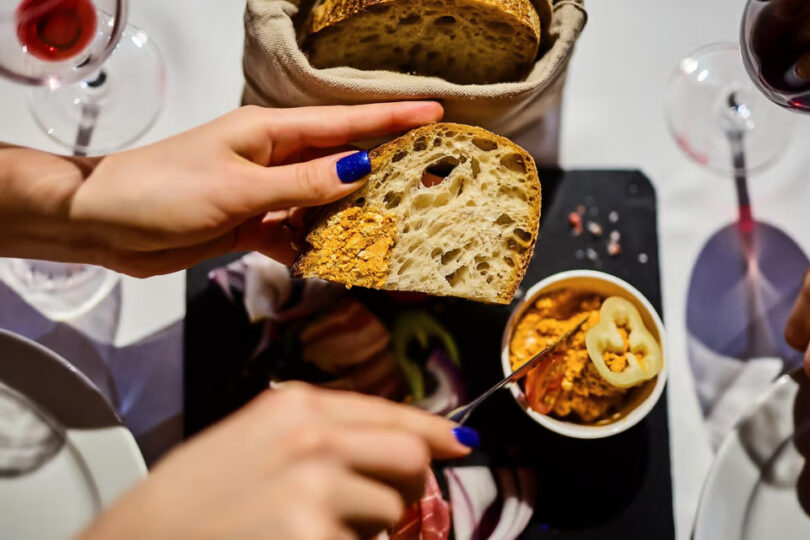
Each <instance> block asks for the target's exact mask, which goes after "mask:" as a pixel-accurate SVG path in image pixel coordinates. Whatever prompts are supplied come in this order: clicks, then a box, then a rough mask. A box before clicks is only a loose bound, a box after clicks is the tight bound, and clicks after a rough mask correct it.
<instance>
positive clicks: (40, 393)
mask: <svg viewBox="0 0 810 540" xmlns="http://www.w3.org/2000/svg"><path fill="white" fill-rule="evenodd" d="M0 400H2V402H1V404H0V435H3V437H0V537H2V538H9V539H15V538H37V539H50V538H55V539H57V538H69V537H70V536H72V535H74V534H75V533H77V532H78V531H79V530H80V529H81V528H83V527H84V526H85V525H86V524H87V523H88V522H89V521H90V520H91V519H92V518H93V517H94V516H95V515H96V514H98V513H99V512H100V511H101V510H102V509H103V508H104V507H106V506H108V505H109V504H110V503H111V502H112V501H113V500H115V499H116V498H117V497H118V496H119V495H121V494H122V493H123V492H124V491H126V490H127V489H129V488H130V487H132V486H133V485H134V484H135V483H136V482H137V481H138V480H139V479H141V478H142V477H144V476H145V475H146V466H145V464H144V461H143V458H142V457H141V454H140V451H139V450H138V447H137V445H136V443H135V439H134V438H133V436H132V434H131V433H130V432H129V431H128V430H127V429H126V428H125V427H123V426H122V425H121V421H120V420H119V418H118V417H117V416H116V414H115V412H114V411H113V410H112V409H111V407H110V406H109V404H108V403H107V401H106V400H105V399H104V397H103V396H102V395H101V394H100V393H99V392H98V391H97V390H96V389H95V387H94V386H93V384H92V383H91V382H90V381H89V380H88V379H87V378H86V377H84V376H83V375H82V374H81V373H80V372H78V371H77V370H76V369H75V368H73V367H72V366H71V365H70V364H69V363H68V362H66V361H65V360H64V359H62V358H61V357H59V356H58V355H56V354H55V353H53V352H51V351H49V350H48V349H45V348H44V347H42V346H40V345H38V344H37V343H35V342H33V341H29V340H27V339H25V338H22V337H20V336H17V335H16V334H12V333H9V332H6V331H4V330H0ZM32 456H36V457H33V458H32Z"/></svg>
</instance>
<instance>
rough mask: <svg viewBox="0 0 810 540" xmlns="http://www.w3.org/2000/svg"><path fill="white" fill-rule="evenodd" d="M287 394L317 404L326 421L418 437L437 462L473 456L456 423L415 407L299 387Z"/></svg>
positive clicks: (298, 385)
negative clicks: (325, 416) (310, 400)
mask: <svg viewBox="0 0 810 540" xmlns="http://www.w3.org/2000/svg"><path fill="white" fill-rule="evenodd" d="M284 391H286V392H301V393H306V394H307V396H308V398H309V399H315V400H317V401H318V409H319V410H322V411H323V412H324V414H326V415H327V417H329V418H331V419H332V420H333V421H336V422H339V423H342V424H344V425H351V426H357V427H360V426H362V427H365V428H376V429H381V428H385V429H392V430H400V431H404V432H407V433H411V434H413V435H416V436H418V437H420V438H421V439H422V440H424V441H425V443H427V445H428V448H429V450H430V453H431V455H432V456H433V457H435V458H437V459H453V458H459V457H463V456H466V455H468V454H469V453H470V448H469V447H468V446H465V445H464V444H462V443H460V442H459V440H458V439H457V438H456V432H455V431H454V428H455V427H456V425H455V424H454V423H453V422H451V421H449V420H447V419H445V418H442V417H440V416H436V415H434V414H430V413H428V412H425V411H422V410H419V409H417V408H415V407H410V406H406V405H402V404H399V403H393V402H390V401H387V400H385V399H382V398H376V397H371V396H364V395H361V394H355V393H352V392H341V391H333V390H320V391H318V392H315V391H314V390H313V389H312V388H311V387H309V386H308V385H302V384H300V383H296V384H289V385H287V389H286V390H284Z"/></svg>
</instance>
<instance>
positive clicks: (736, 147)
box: [728, 130, 754, 231]
mask: <svg viewBox="0 0 810 540" xmlns="http://www.w3.org/2000/svg"><path fill="white" fill-rule="evenodd" d="M743 137H744V135H743V132H742V131H738V130H733V131H729V132H728V141H729V144H730V145H731V159H732V162H733V165H734V186H735V188H736V190H737V208H738V210H739V218H738V223H739V225H740V229H742V230H743V231H750V230H751V229H752V228H753V225H754V216H753V213H752V212H751V198H750V196H749V195H748V173H747V172H746V166H745V147H744V145H743Z"/></svg>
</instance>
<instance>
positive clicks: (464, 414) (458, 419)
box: [446, 316, 588, 425]
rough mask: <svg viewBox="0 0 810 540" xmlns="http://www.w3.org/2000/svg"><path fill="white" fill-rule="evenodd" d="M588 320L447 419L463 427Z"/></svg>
mask: <svg viewBox="0 0 810 540" xmlns="http://www.w3.org/2000/svg"><path fill="white" fill-rule="evenodd" d="M587 320H588V317H587V316H586V317H585V318H584V319H582V320H581V321H579V322H578V323H577V324H576V325H575V326H573V327H572V328H571V329H570V330H568V331H567V332H565V333H564V334H563V335H561V336H560V337H559V338H558V339H557V340H556V341H555V342H553V343H552V344H550V345H548V346H547V347H546V348H545V349H543V350H542V351H540V352H539V353H537V354H535V355H534V356H532V358H531V359H530V360H529V361H528V362H526V363H525V364H523V365H522V366H520V367H519V368H517V369H516V370H515V371H513V372H512V373H510V374H509V375H507V376H506V378H504V379H503V380H501V381H499V382H498V383H496V384H494V385H493V386H492V387H490V389H489V390H487V391H486V392H484V393H483V394H481V395H480V396H478V397H477V398H475V399H474V400H472V401H471V402H469V403H467V404H466V405H462V406H461V407H458V408H457V409H453V410H452V411H450V412H449V413H448V414H447V416H446V418H447V419H448V420H452V421H453V422H455V423H457V424H458V425H462V424H463V423H464V422H466V421H467V419H468V418H469V417H470V415H471V414H472V412H473V410H475V408H476V407H478V406H479V405H480V404H481V403H483V402H484V400H486V399H487V398H488V397H489V396H491V395H492V394H494V393H495V392H497V391H498V390H500V389H501V388H503V387H504V386H506V385H507V384H509V383H511V382H515V381H517V380H520V379H521V378H522V377H523V376H524V375H526V374H527V373H528V372H529V371H530V370H531V369H532V368H533V367H535V366H536V365H537V364H538V363H539V362H540V360H542V359H543V357H544V356H546V355H547V354H548V353H550V352H551V351H553V350H554V349H556V348H557V347H559V346H560V345H561V344H563V343H567V342H568V340H569V339H571V336H573V335H574V334H576V333H577V332H578V331H579V329H580V328H582V325H583V324H585V321H587Z"/></svg>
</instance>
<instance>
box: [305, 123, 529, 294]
mask: <svg viewBox="0 0 810 540" xmlns="http://www.w3.org/2000/svg"><path fill="white" fill-rule="evenodd" d="M440 129H451V130H454V131H457V132H464V133H467V134H469V135H470V136H471V137H481V138H483V139H487V140H491V141H494V142H496V143H497V144H498V145H499V146H502V147H505V148H509V149H510V152H513V153H516V154H518V155H520V156H521V157H522V158H523V162H524V163H525V165H526V172H525V174H526V179H527V182H532V183H534V184H535V187H536V193H537V197H536V198H534V199H533V200H532V202H531V204H530V212H529V216H528V219H529V222H528V224H527V225H526V228H527V230H528V232H530V233H531V237H530V239H529V241H528V242H527V243H526V249H525V250H524V251H523V252H522V253H519V254H515V255H514V258H515V259H516V260H515V266H514V272H513V273H512V275H511V278H510V279H509V280H508V283H507V286H505V287H503V290H502V291H499V292H500V294H499V297H498V299H497V302H498V303H502V304H508V303H509V302H511V301H512V298H514V295H515V292H516V291H517V288H518V286H519V285H520V283H521V282H522V280H523V277H524V275H525V274H526V270H527V269H528V267H529V264H530V262H531V260H532V255H533V254H534V248H535V246H536V244H537V237H538V231H539V227H540V213H541V207H542V195H541V186H540V179H539V177H538V174H537V166H536V165H535V162H534V159H533V158H532V156H531V155H530V154H529V153H528V152H526V151H525V150H524V149H523V148H521V147H520V146H518V145H516V144H515V143H513V142H512V141H510V140H509V139H507V138H505V137H501V136H500V135H496V134H494V133H491V132H489V131H487V130H485V129H482V128H479V127H476V126H469V125H464V124H455V123H451V122H439V123H434V124H427V125H425V126H421V127H418V128H416V129H413V130H411V131H409V132H408V133H406V134H404V135H402V136H400V137H398V138H397V139H394V140H393V141H390V142H388V143H385V144H382V145H380V146H378V147H376V148H374V149H372V150H371V151H369V158H370V160H371V167H372V170H373V171H376V170H380V169H381V168H382V167H383V166H384V165H385V164H387V163H390V162H391V161H392V160H393V157H394V156H395V155H396V154H397V153H399V152H406V151H408V150H409V149H410V148H412V147H413V145H414V141H416V140H417V139H419V138H420V137H425V138H427V139H431V138H433V137H434V135H435V134H436V133H437V132H438V131H439V130H440ZM368 189H369V185H368V184H366V185H365V186H363V187H362V188H360V189H359V190H358V191H356V192H355V193H353V194H351V195H349V196H348V197H345V198H344V199H341V200H339V201H337V202H335V203H332V204H330V205H327V206H325V207H323V208H321V209H320V210H319V211H318V212H317V213H316V214H315V215H314V216H313V221H312V222H311V227H310V228H309V231H308V232H310V233H311V232H312V231H314V230H316V229H318V228H319V227H322V226H324V224H325V222H326V220H327V219H328V218H329V217H330V216H332V215H334V214H336V213H338V212H340V211H342V210H345V209H346V208H348V207H350V206H352V205H356V204H357V203H358V202H359V201H360V200H361V199H363V200H366V196H367V195H366V194H367V193H368ZM362 204H365V203H362ZM309 249H311V246H307V248H306V249H305V250H304V251H303V252H302V253H301V254H300V255H299V257H298V258H297V260H296V262H295V263H294V265H293V273H294V275H296V276H298V277H317V276H316V275H315V274H313V271H312V269H311V268H309V267H308V266H307V263H306V257H305V255H306V253H307V252H308V251H309ZM383 288H385V287H383Z"/></svg>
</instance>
